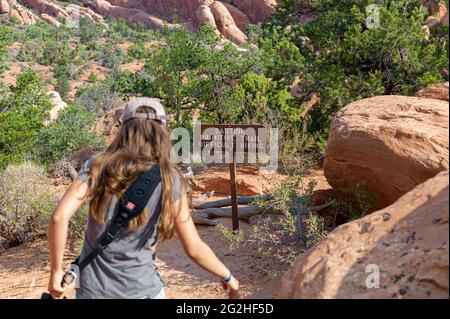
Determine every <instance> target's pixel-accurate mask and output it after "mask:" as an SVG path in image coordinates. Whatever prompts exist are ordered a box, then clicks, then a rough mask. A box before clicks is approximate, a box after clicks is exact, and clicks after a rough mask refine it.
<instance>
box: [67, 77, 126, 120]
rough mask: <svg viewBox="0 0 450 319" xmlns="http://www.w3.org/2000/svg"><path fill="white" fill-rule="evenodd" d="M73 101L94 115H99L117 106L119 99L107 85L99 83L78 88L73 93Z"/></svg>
mask: <svg viewBox="0 0 450 319" xmlns="http://www.w3.org/2000/svg"><path fill="white" fill-rule="evenodd" d="M74 103H75V105H80V106H82V107H84V108H85V109H86V110H87V111H89V112H91V113H93V114H94V115H95V117H101V116H103V115H105V114H106V113H107V112H109V111H111V110H114V109H116V108H118V107H119V106H120V103H121V99H120V97H119V95H118V94H117V93H116V92H113V91H111V89H110V88H109V87H108V86H106V85H104V84H99V85H93V86H90V87H87V88H82V89H79V90H78V91H77V94H76V95H75V102H74Z"/></svg>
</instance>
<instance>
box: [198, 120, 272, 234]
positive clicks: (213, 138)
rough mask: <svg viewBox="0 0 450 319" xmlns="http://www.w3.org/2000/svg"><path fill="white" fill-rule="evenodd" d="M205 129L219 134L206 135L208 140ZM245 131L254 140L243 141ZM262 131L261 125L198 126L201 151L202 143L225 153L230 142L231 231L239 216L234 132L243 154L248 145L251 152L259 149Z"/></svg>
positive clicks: (236, 227)
mask: <svg viewBox="0 0 450 319" xmlns="http://www.w3.org/2000/svg"><path fill="white" fill-rule="evenodd" d="M207 129H213V131H214V132H216V134H219V135H218V136H217V135H215V134H214V133H212V134H206V136H207V137H208V138H204V133H205V131H206V130H207ZM247 129H251V131H252V132H253V133H254V136H253V137H254V138H255V139H254V140H253V141H250V140H249V139H248V140H247V141H246V140H245V139H244V136H245V135H244V134H242V132H245V131H246V130H247ZM260 129H264V130H265V128H264V126H262V125H239V124H216V125H203V124H202V125H201V126H200V133H201V139H200V142H201V149H202V148H203V147H204V146H205V144H204V143H218V145H215V147H216V148H220V149H221V151H222V152H227V151H228V149H227V148H226V145H227V143H229V142H231V143H232V147H231V161H230V163H229V167H230V193H231V216H232V220H233V231H236V230H238V229H239V214H238V200H237V183H236V143H237V141H236V135H237V134H236V131H238V130H239V132H240V133H241V135H242V136H243V138H242V143H243V145H239V150H241V151H243V152H244V153H245V152H247V153H248V151H249V149H250V147H249V146H250V144H251V143H253V144H252V146H253V150H255V151H256V149H260V148H261V146H259V147H258V146H257V145H258V144H259V143H260V142H259V138H260V136H259V130H260ZM230 130H231V131H232V132H233V133H232V136H229V135H228V133H227V132H229V131H230Z"/></svg>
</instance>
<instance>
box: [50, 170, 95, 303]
mask: <svg viewBox="0 0 450 319" xmlns="http://www.w3.org/2000/svg"><path fill="white" fill-rule="evenodd" d="M87 190H88V186H87V184H86V183H84V182H83V181H81V180H80V179H75V181H74V182H73V183H72V184H71V185H70V187H69V189H68V190H67V191H66V193H65V194H64V196H63V197H62V199H61V201H60V202H59V204H58V206H57V207H56V210H55V212H54V213H53V215H52V218H51V221H50V225H49V227H48V246H49V250H50V267H51V269H50V270H51V273H50V281H49V285H48V289H49V292H50V294H51V295H52V297H53V298H62V297H63V296H64V290H65V287H63V286H62V285H61V283H62V278H63V276H64V271H63V258H64V250H65V246H66V241H67V232H68V228H69V220H70V218H72V216H73V215H74V214H75V212H76V211H77V210H78V209H79V208H80V206H81V205H82V204H83V202H84V201H85V196H86V193H87Z"/></svg>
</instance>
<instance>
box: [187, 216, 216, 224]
mask: <svg viewBox="0 0 450 319" xmlns="http://www.w3.org/2000/svg"><path fill="white" fill-rule="evenodd" d="M192 219H193V220H194V224H196V225H205V226H217V225H218V224H219V221H218V220H212V219H208V218H205V217H202V216H197V215H193V216H192Z"/></svg>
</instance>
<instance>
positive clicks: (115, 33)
mask: <svg viewBox="0 0 450 319" xmlns="http://www.w3.org/2000/svg"><path fill="white" fill-rule="evenodd" d="M106 32H107V34H106V36H107V37H108V39H112V40H113V41H115V43H118V42H122V41H123V40H124V39H127V38H131V37H133V36H135V35H136V31H135V30H133V28H131V27H130V26H129V25H128V23H127V22H126V21H125V19H124V18H119V19H109V21H108V30H107V31H106Z"/></svg>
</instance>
